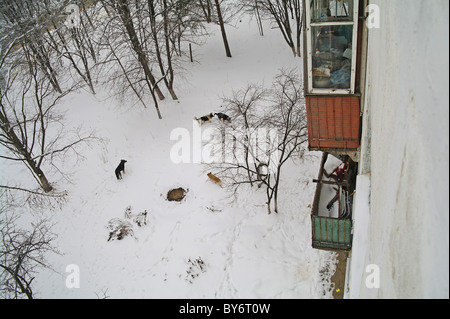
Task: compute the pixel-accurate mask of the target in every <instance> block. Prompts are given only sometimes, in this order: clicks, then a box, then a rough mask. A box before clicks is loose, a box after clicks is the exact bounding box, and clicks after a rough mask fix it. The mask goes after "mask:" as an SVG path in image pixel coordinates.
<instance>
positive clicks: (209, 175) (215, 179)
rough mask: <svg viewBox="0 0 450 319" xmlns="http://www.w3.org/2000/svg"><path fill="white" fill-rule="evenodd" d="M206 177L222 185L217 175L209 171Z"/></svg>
mask: <svg viewBox="0 0 450 319" xmlns="http://www.w3.org/2000/svg"><path fill="white" fill-rule="evenodd" d="M208 177H209V179H210V180H211V181H213V182H214V183H216V184H217V185H219V186H220V187H222V181H221V180H220V178H218V177H217V176H214V175H213V174H212V173H211V172H209V173H208Z"/></svg>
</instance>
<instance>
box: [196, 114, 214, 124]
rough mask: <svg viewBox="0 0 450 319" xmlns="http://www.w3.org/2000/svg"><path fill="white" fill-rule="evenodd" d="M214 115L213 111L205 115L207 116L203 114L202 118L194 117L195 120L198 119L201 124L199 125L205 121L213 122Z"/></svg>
mask: <svg viewBox="0 0 450 319" xmlns="http://www.w3.org/2000/svg"><path fill="white" fill-rule="evenodd" d="M213 117H214V114H212V113H209V114H208V115H205V116H202V117H201V118H199V119H198V118H196V117H194V120H195V121H197V123H198V124H199V125H202V124H203V123H206V122H211V119H212V118H213Z"/></svg>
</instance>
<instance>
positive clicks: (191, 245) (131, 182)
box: [1, 19, 335, 298]
mask: <svg viewBox="0 0 450 319" xmlns="http://www.w3.org/2000/svg"><path fill="white" fill-rule="evenodd" d="M210 28H211V31H214V34H213V35H212V36H211V37H209V38H208V39H207V41H206V43H205V44H204V45H203V46H202V47H194V58H195V59H196V61H197V62H198V63H193V64H191V65H189V66H188V68H187V70H186V73H185V74H184V79H183V80H180V79H178V85H177V87H176V91H177V94H178V97H179V101H172V100H170V98H167V99H166V101H164V102H162V103H161V105H160V107H161V112H162V116H163V120H158V119H157V116H156V112H155V110H154V108H153V107H152V106H149V108H148V109H144V108H142V107H141V106H135V107H132V106H131V105H126V104H125V105H120V104H119V103H118V102H117V101H115V100H112V99H108V97H107V96H106V93H104V91H102V89H101V88H100V87H97V88H96V90H97V91H98V93H97V95H96V96H95V97H94V96H92V95H91V94H90V93H87V92H86V93H79V94H74V95H71V96H69V97H68V98H66V99H65V102H64V104H63V105H61V108H62V109H64V110H65V112H66V120H67V121H68V123H70V125H71V126H73V127H77V126H79V125H82V126H83V127H84V128H85V129H86V130H89V129H91V128H92V129H95V131H96V135H97V136H98V137H99V138H101V139H102V140H103V141H102V142H101V143H100V142H99V143H93V144H90V145H85V146H84V147H83V148H82V149H81V152H80V153H81V155H82V156H83V158H82V159H79V160H77V161H75V160H74V159H72V158H68V159H66V162H65V163H63V164H62V165H61V166H60V167H61V169H62V170H63V171H65V172H69V173H70V174H71V175H70V180H67V179H63V178H61V179H59V180H57V181H55V180H52V182H54V186H55V188H56V189H57V190H60V191H62V190H67V191H68V193H69V196H68V201H67V203H66V204H65V205H64V206H63V207H62V209H61V210H59V209H54V210H48V211H45V212H35V211H30V209H29V208H27V207H24V208H23V212H24V213H25V214H27V216H31V214H33V216H34V217H36V218H37V217H39V216H42V215H43V216H48V217H50V218H51V220H52V221H53V222H54V223H55V225H54V227H53V232H55V233H56V234H57V235H58V237H57V239H56V241H55V244H56V246H57V247H58V249H59V251H60V252H61V255H57V254H52V255H49V256H48V262H49V264H50V265H51V266H52V267H53V269H54V270H49V269H43V270H42V271H41V272H40V273H39V274H38V276H37V277H36V279H35V281H34V282H33V283H34V289H33V291H34V293H35V297H37V298H102V297H106V296H107V297H110V298H332V289H331V287H330V277H331V275H332V274H333V272H334V269H335V254H334V253H331V252H325V251H320V250H315V249H312V248H311V227H310V204H311V203H312V199H313V194H314V189H315V185H314V184H313V183H312V181H311V180H312V179H313V178H316V177H317V173H318V169H319V165H320V158H321V153H307V154H306V155H305V156H304V158H303V159H299V160H297V161H296V162H295V163H290V164H289V165H286V167H285V168H284V172H283V177H282V185H281V191H280V193H281V194H280V199H279V211H280V213H279V214H272V215H268V214H267V209H266V207H265V194H264V192H263V191H262V189H261V190H260V191H258V190H256V189H247V190H243V191H242V192H240V193H239V194H238V197H236V198H233V197H230V196H229V194H228V193H226V192H225V191H224V190H223V189H221V188H220V187H218V186H217V185H215V184H213V183H212V182H210V181H209V180H208V177H207V176H206V173H205V172H204V167H203V166H202V165H201V164H174V163H172V161H171V159H170V150H171V147H172V146H173V145H174V144H175V141H171V140H170V133H171V132H172V130H174V129H175V128H186V129H188V130H189V131H190V132H192V130H193V121H192V119H193V117H194V116H197V117H198V116H202V115H204V114H207V113H210V112H214V111H216V112H217V111H219V110H220V107H219V106H220V103H221V97H222V96H230V94H231V92H232V90H233V89H234V90H238V89H240V88H242V87H244V86H246V85H247V84H248V83H255V82H257V83H262V82H264V83H265V84H266V85H267V84H270V83H271V81H272V79H273V77H274V76H275V75H276V74H277V73H278V70H279V69H280V68H282V67H287V68H290V67H295V68H297V69H298V72H299V74H301V72H302V69H301V65H302V62H301V59H299V58H294V57H293V56H292V53H291V50H290V49H289V48H288V47H287V46H286V44H285V43H284V42H283V41H284V40H283V39H282V36H281V34H279V31H278V30H277V29H270V28H269V26H268V24H266V25H265V36H264V37H260V36H259V34H258V29H257V26H256V23H255V22H250V21H247V20H246V19H243V20H242V21H236V23H235V27H230V26H228V27H227V33H228V39H229V42H230V47H231V51H232V54H233V57H232V58H231V59H230V58H226V56H225V52H224V47H223V43H222V39H221V36H220V30H219V28H218V26H212V25H211V26H210ZM121 159H126V160H127V161H128V162H127V163H126V173H125V174H124V178H123V180H121V181H117V180H116V178H115V176H114V169H115V167H116V166H117V165H118V163H119V161H120V160H121ZM1 167H2V172H1V174H2V180H3V181H4V182H5V183H8V181H24V180H29V179H30V176H28V174H29V173H28V172H27V171H26V170H24V169H23V168H22V167H20V166H12V165H11V164H9V163H5V164H4V165H3V163H2V166H1ZM55 176H56V175H55ZM50 179H51V178H50ZM177 187H184V188H187V189H188V190H189V191H188V193H187V196H186V198H185V199H184V200H183V201H182V202H180V203H175V202H169V201H167V200H166V199H165V196H166V194H167V192H168V191H169V190H170V189H172V188H177ZM128 206H131V209H132V212H133V213H134V214H137V213H139V212H142V211H144V210H146V211H147V212H148V217H147V221H148V223H147V225H146V226H144V227H141V228H139V227H137V226H136V225H134V226H133V228H134V234H135V238H132V237H126V238H125V239H123V240H121V241H117V240H115V241H108V240H107V239H108V230H107V228H106V227H107V225H108V222H109V221H110V220H111V219H114V218H121V219H123V218H124V212H125V209H126V208H127V207H128ZM24 216H25V215H24ZM78 271H79V272H78ZM77 274H79V287H73V288H71V286H73V285H74V284H76V281H70V280H68V281H67V279H68V278H69V279H71V278H73V275H77Z"/></svg>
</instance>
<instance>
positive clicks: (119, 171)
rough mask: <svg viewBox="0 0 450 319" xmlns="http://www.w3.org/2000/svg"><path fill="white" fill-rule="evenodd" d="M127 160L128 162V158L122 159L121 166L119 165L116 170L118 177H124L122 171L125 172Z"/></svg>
mask: <svg viewBox="0 0 450 319" xmlns="http://www.w3.org/2000/svg"><path fill="white" fill-rule="evenodd" d="M126 162H127V161H126V160H121V161H120V164H119V166H117V168H116V170H115V173H116V177H117V179H122V172H123V173H124V174H125V163H126Z"/></svg>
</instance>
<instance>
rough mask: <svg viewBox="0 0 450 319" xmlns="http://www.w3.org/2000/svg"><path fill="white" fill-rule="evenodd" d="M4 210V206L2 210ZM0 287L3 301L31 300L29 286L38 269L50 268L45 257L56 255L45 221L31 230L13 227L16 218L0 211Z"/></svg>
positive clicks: (53, 236)
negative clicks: (0, 240) (3, 297)
mask: <svg viewBox="0 0 450 319" xmlns="http://www.w3.org/2000/svg"><path fill="white" fill-rule="evenodd" d="M2 207H4V206H2ZM0 213H1V214H2V218H1V219H0V238H1V239H2V245H1V248H0V270H1V272H0V274H1V276H0V278H1V281H0V287H1V291H2V294H3V295H4V296H5V297H6V298H11V299H19V298H22V297H26V298H28V299H33V297H34V295H33V289H32V284H33V280H34V279H35V275H36V272H37V269H38V267H45V268H50V267H49V265H48V264H47V261H46V256H47V254H48V253H58V251H57V250H56V248H55V247H54V245H53V241H54V240H55V238H56V236H55V235H54V234H53V233H52V232H51V225H50V223H49V221H48V220H40V221H38V222H37V223H34V224H31V227H30V230H25V229H20V228H18V227H17V226H16V220H17V218H16V217H15V216H14V215H13V216H9V215H8V214H6V211H5V209H3V208H2V210H1V211H0Z"/></svg>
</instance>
